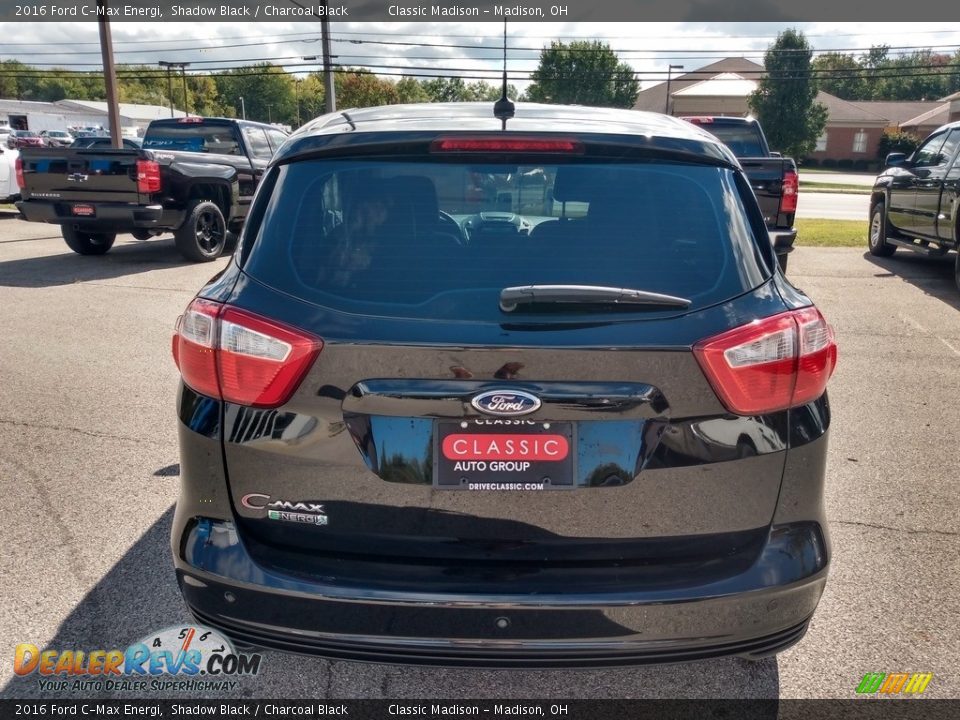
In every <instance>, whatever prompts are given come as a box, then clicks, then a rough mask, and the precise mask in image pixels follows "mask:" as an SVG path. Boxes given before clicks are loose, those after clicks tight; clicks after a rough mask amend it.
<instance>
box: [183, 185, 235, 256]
mask: <svg viewBox="0 0 960 720" xmlns="http://www.w3.org/2000/svg"><path fill="white" fill-rule="evenodd" d="M173 237H174V239H175V240H176V243H177V250H179V251H180V254H181V255H183V256H184V257H185V258H186V259H187V260H191V261H193V262H210V261H211V260H216V259H217V258H218V257H220V256H221V255H222V254H223V249H224V247H225V246H226V243H227V221H226V220H224V219H223V213H222V212H220V208H218V207H217V206H216V205H215V204H214V203H212V202H210V201H209V200H197V201H196V202H194V203H193V205H191V206H190V209H189V210H188V211H187V219H186V220H184V221H183V225H181V226H180V227H179V228H177V229H176V230H175V231H174V233H173Z"/></svg>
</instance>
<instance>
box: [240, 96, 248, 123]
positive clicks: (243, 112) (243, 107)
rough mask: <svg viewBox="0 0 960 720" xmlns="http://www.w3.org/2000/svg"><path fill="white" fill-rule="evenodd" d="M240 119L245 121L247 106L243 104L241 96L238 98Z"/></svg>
mask: <svg viewBox="0 0 960 720" xmlns="http://www.w3.org/2000/svg"><path fill="white" fill-rule="evenodd" d="M240 117H242V118H243V119H244V120H246V119H247V106H246V105H245V104H244V102H243V96H241V97H240Z"/></svg>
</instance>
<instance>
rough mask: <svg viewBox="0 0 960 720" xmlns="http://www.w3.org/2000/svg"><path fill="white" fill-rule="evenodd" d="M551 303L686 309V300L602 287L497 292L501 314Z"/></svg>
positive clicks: (533, 287) (535, 287) (528, 287)
mask: <svg viewBox="0 0 960 720" xmlns="http://www.w3.org/2000/svg"><path fill="white" fill-rule="evenodd" d="M553 303H569V304H573V305H646V306H656V307H678V308H687V307H690V300H688V299H687V298H682V297H677V296H675V295H664V294H662V293H655V292H649V291H647V290H635V289H633V288H617V287H604V286H602V285H520V286H517V287H508V288H504V289H503V290H501V291H500V309H501V310H503V312H513V311H514V310H516V309H517V307H518V306H520V305H534V304H553Z"/></svg>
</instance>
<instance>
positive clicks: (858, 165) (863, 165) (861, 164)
mask: <svg viewBox="0 0 960 720" xmlns="http://www.w3.org/2000/svg"><path fill="white" fill-rule="evenodd" d="M870 165H871V163H870V162H869V161H867V160H854V161H853V169H854V170H869V169H870Z"/></svg>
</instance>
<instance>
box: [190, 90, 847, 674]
mask: <svg viewBox="0 0 960 720" xmlns="http://www.w3.org/2000/svg"><path fill="white" fill-rule="evenodd" d="M490 110H491V108H490V106H489V105H486V104H455V105H423V106H395V107H389V108H372V109H366V110H357V111H348V112H343V113H339V114H333V115H327V116H324V117H321V118H319V119H317V120H315V121H313V122H312V123H310V124H309V125H307V126H306V127H304V128H303V129H301V130H300V131H299V132H297V133H296V134H295V135H293V136H291V138H290V139H289V140H288V141H287V142H286V143H285V144H284V146H283V147H282V148H281V149H280V151H279V152H278V153H277V156H276V157H275V158H274V160H273V162H272V164H271V167H270V168H269V170H268V172H267V174H266V176H265V178H264V180H263V182H262V184H261V186H260V188H259V190H258V192H257V195H256V197H255V199H254V202H253V206H252V208H251V212H250V214H249V217H248V221H247V225H246V227H245V229H244V231H243V237H242V240H241V244H240V248H239V249H238V251H237V252H236V253H235V255H234V257H233V259H232V260H231V262H230V263H229V265H228V266H227V268H226V270H225V271H224V272H223V273H221V274H220V275H219V276H217V277H216V278H214V279H213V280H212V281H211V282H210V283H209V284H208V285H207V286H206V287H204V288H203V290H201V291H200V293H199V295H198V296H197V298H196V299H195V300H194V301H193V302H191V303H190V305H189V307H188V308H187V309H186V311H185V313H184V315H183V316H182V317H181V318H180V320H179V321H178V323H177V331H176V334H175V336H174V342H173V351H174V356H175V359H176V361H177V364H178V366H179V368H180V371H181V374H182V384H181V387H180V390H179V398H178V414H179V420H180V422H179V436H180V451H181V475H182V490H181V495H180V500H179V502H178V504H177V509H176V517H175V522H174V528H173V536H172V549H173V556H174V562H175V565H176V571H177V578H178V581H179V583H180V587H181V589H182V592H183V596H184V598H185V600H186V603H187V605H188V606H189V608H190V610H191V612H192V613H194V615H195V616H196V618H197V619H198V620H199V621H200V622H202V623H203V624H205V625H208V626H211V627H215V628H218V629H220V630H222V631H223V632H225V633H226V634H228V635H229V636H231V637H233V638H234V639H236V640H238V641H239V642H241V643H245V644H248V645H254V646H262V647H271V648H279V649H285V650H292V651H297V652H311V653H318V654H321V655H325V656H329V657H339V658H348V659H355V660H375V661H389V662H394V661H399V662H414V663H441V664H464V665H475V666H530V667H533V666H539V667H558V666H590V665H626V664H633V663H642V662H672V661H680V660H688V659H696V658H708V657H716V656H721V655H740V656H744V657H751V658H756V657H762V656H764V655H769V654H772V653H776V652H778V651H780V650H782V649H784V648H786V647H788V646H789V645H791V644H792V643H794V642H796V641H797V640H799V639H800V638H801V637H802V636H803V634H804V632H805V631H806V628H807V625H808V623H809V621H810V618H811V615H812V614H813V612H814V609H815V608H816V606H817V603H818V601H819V598H820V595H821V593H822V591H823V587H824V582H825V580H826V574H827V567H828V562H829V544H828V539H827V531H826V525H825V518H824V510H823V503H822V492H823V482H824V472H825V460H826V450H827V432H828V427H829V424H830V411H829V404H828V401H827V395H826V391H825V388H826V385H827V381H828V379H829V377H830V375H831V374H832V372H833V369H834V366H835V363H836V346H835V343H834V336H833V331H832V329H831V328H830V326H829V325H828V324H827V322H826V321H825V320H824V318H823V317H822V315H821V314H820V312H819V311H818V310H817V309H816V308H815V307H814V306H813V303H812V302H811V300H810V299H809V298H807V297H806V296H805V295H804V294H803V293H802V292H800V291H798V290H797V289H795V288H794V287H793V286H791V285H790V284H789V283H788V282H787V281H786V279H785V278H784V277H783V275H782V274H781V273H780V272H779V271H778V270H777V262H776V258H775V256H774V253H773V251H772V248H771V244H770V240H769V237H768V234H767V231H766V229H765V226H764V222H763V217H762V216H761V213H760V211H759V209H758V206H757V201H756V199H755V197H754V196H753V194H752V192H751V189H750V186H749V185H748V184H747V182H746V181H745V179H744V175H743V173H742V171H741V169H740V167H739V165H738V163H737V160H736V159H735V158H734V156H733V155H732V154H731V153H730V152H729V151H728V150H727V149H726V148H725V147H724V146H723V145H722V144H720V143H719V142H718V141H717V140H716V139H715V138H714V137H713V136H711V135H708V134H706V133H704V132H702V131H700V130H699V129H698V128H696V127H694V126H692V125H690V124H688V123H685V122H682V121H680V120H674V119H673V118H669V117H665V116H661V115H656V114H648V113H641V112H632V111H614V110H599V109H596V108H589V109H588V108H570V107H561V106H538V105H524V104H520V105H518V106H517V109H516V112H515V116H514V117H512V118H511V119H509V120H507V121H505V122H504V121H502V120H501V119H497V118H494V117H493V116H492V114H491V112H490Z"/></svg>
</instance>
